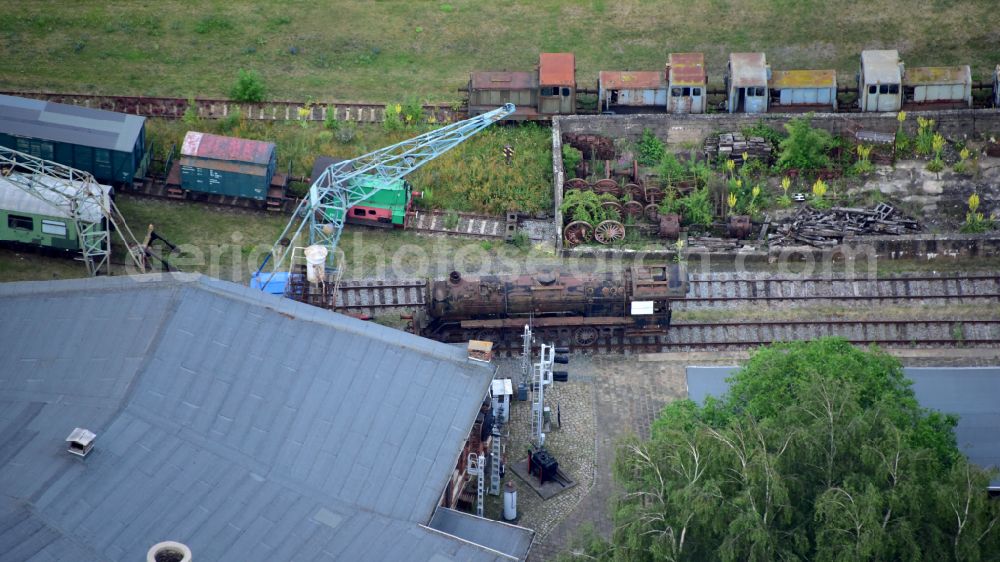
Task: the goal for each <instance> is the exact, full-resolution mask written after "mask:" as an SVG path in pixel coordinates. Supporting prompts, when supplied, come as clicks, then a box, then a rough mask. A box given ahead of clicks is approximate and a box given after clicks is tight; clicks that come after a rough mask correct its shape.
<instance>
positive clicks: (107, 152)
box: [0, 95, 150, 184]
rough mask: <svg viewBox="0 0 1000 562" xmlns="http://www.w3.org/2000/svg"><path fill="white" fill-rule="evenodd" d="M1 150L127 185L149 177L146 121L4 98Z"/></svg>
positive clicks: (0, 118)
mask: <svg viewBox="0 0 1000 562" xmlns="http://www.w3.org/2000/svg"><path fill="white" fill-rule="evenodd" d="M0 145H2V146H6V147H8V148H12V149H14V150H18V151H20V152H24V153H26V154H30V155H32V156H36V157H38V158H44V159H45V160H51V161H53V162H58V163H60V164H65V165H66V166H69V167H71V168H76V169H77V170H82V171H85V172H90V173H91V175H93V176H94V178H96V179H97V181H99V182H102V183H108V184H128V183H132V182H133V181H135V180H136V179H138V178H142V177H145V175H146V171H147V169H148V167H149V158H150V154H149V153H150V151H148V150H147V149H146V118H145V117H140V116H138V115H127V114H125V113H117V112H114V111H104V110H100V109H90V108H87V107H78V106H75V105H66V104H62V103H55V102H47V101H42V100H35V99H28V98H20V97H16V96H5V95H0Z"/></svg>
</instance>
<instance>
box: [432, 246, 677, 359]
mask: <svg viewBox="0 0 1000 562" xmlns="http://www.w3.org/2000/svg"><path fill="white" fill-rule="evenodd" d="M687 292H688V275H687V270H686V268H685V267H684V266H683V265H682V264H667V265H657V266H643V267H630V268H627V269H625V270H624V271H622V272H607V273H590V274H582V275H580V274H571V273H567V272H541V273H534V274H528V275H512V276H497V275H489V276H482V277H463V276H462V275H461V274H459V273H458V272H452V273H451V275H449V277H448V279H446V280H441V281H434V282H433V283H430V284H429V285H428V293H429V294H428V298H427V310H426V311H425V312H424V313H423V314H420V315H418V316H417V318H416V322H415V328H417V331H418V333H420V334H421V335H423V336H426V337H430V338H433V339H438V340H442V341H452V342H461V341H467V340H470V339H481V340H489V341H494V342H500V341H503V340H504V339H505V338H506V339H513V338H512V337H511V336H514V337H517V335H518V334H520V333H521V330H522V329H523V328H524V325H525V324H528V323H530V324H531V325H532V327H533V329H534V330H535V331H536V333H540V334H542V336H543V337H545V338H547V339H551V340H555V341H559V342H562V343H565V344H568V345H575V346H588V345H593V344H595V343H596V342H597V341H598V340H599V339H601V338H610V337H625V338H628V337H634V336H647V335H662V334H663V333H665V332H666V330H667V329H668V328H669V327H670V312H671V310H670V301H672V300H676V299H683V298H684V297H685V295H687Z"/></svg>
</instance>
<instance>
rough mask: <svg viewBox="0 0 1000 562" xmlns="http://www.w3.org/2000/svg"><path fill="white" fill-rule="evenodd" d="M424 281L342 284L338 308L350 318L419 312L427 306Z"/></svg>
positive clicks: (338, 296) (345, 282)
mask: <svg viewBox="0 0 1000 562" xmlns="http://www.w3.org/2000/svg"><path fill="white" fill-rule="evenodd" d="M426 287H427V282H426V281H425V280H423V279H393V280H387V281H383V280H353V281H342V282H341V284H340V292H339V294H338V295H337V307H338V309H340V310H343V311H345V312H350V313H352V314H368V315H375V314H376V313H387V312H391V311H400V309H408V308H419V307H422V306H424V304H425V303H426V299H425V295H426Z"/></svg>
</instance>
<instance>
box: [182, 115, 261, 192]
mask: <svg viewBox="0 0 1000 562" xmlns="http://www.w3.org/2000/svg"><path fill="white" fill-rule="evenodd" d="M276 167H277V154H276V151H275V146H274V143H273V142H264V141H256V140H248V139H239V138H234V137H223V136H219V135H211V134H208V133H198V132H195V131H191V132H189V133H188V134H187V135H186V136H185V137H184V144H183V145H182V146H181V157H180V181H181V188H183V189H184V190H185V191H190V192H195V193H207V194H211V195H223V196H226V197H240V198H244V199H254V200H257V201H263V200H265V199H267V197H268V189H269V188H270V186H271V182H272V180H273V179H274V176H275V168H276Z"/></svg>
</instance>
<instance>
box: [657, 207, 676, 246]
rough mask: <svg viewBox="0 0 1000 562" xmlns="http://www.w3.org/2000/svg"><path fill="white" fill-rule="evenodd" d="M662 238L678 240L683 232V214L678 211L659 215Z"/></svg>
mask: <svg viewBox="0 0 1000 562" xmlns="http://www.w3.org/2000/svg"><path fill="white" fill-rule="evenodd" d="M659 221H660V238H667V239H670V240H677V238H678V237H679V236H680V234H681V216H680V215H678V214H676V213H667V214H665V215H659Z"/></svg>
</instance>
